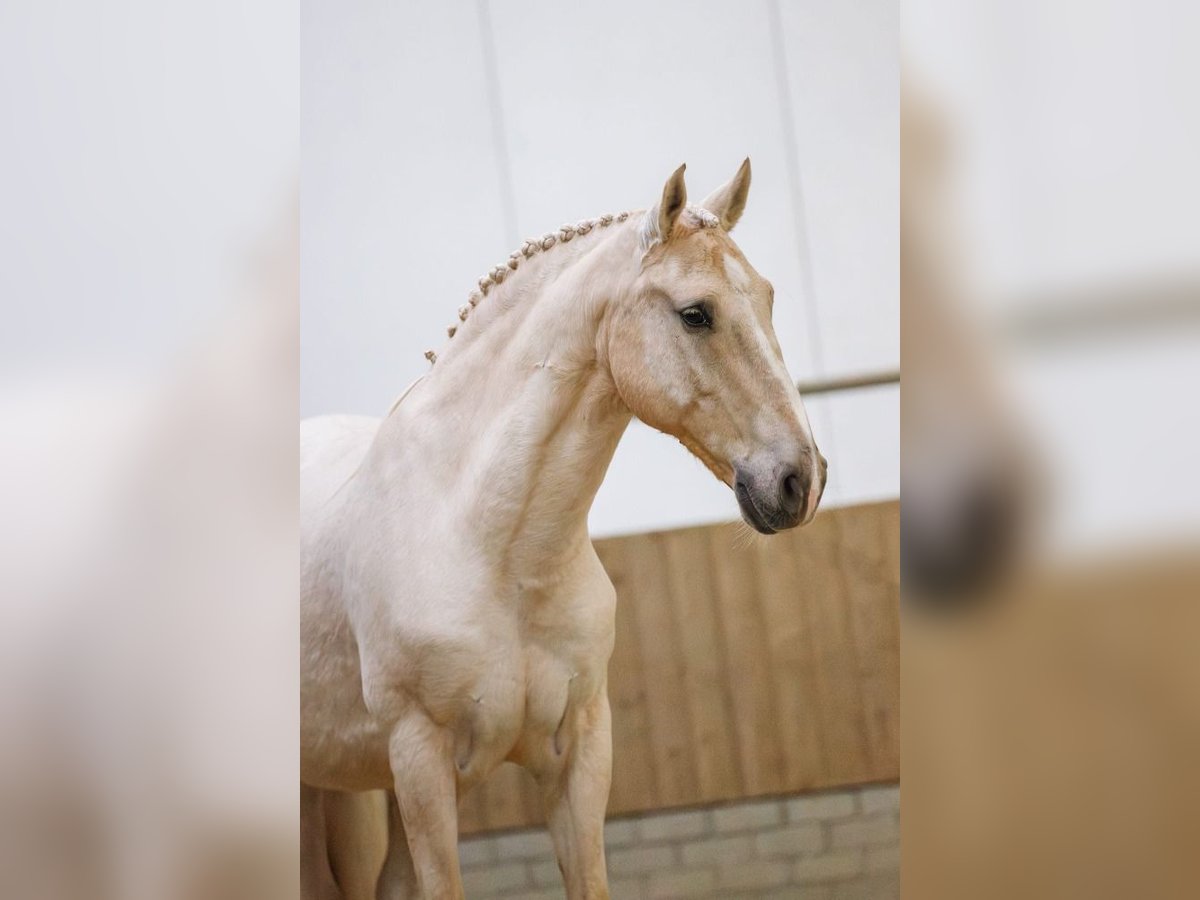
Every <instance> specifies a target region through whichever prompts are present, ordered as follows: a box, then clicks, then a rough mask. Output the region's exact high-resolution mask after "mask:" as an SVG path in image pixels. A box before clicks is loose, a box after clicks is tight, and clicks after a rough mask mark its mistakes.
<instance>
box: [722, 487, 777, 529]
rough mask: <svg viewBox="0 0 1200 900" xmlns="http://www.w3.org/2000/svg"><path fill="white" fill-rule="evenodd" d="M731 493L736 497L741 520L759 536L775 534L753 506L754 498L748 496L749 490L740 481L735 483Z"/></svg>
mask: <svg viewBox="0 0 1200 900" xmlns="http://www.w3.org/2000/svg"><path fill="white" fill-rule="evenodd" d="M733 493H734V495H735V496H736V497H737V501H738V507H739V508H740V509H741V511H742V518H744V519H745V520H746V521H747V522H749V523H750V525H751V527H752V528H753V529H754V530H755V531H757V532H758V533H759V534H775V532H776V529H774V528H772V527H771V526H770V525H769V524H767V520H766V518H764V517H763V514H762V513H760V512H759V511H758V507H757V506H755V505H754V498H753V497H752V496H750V489H749V488H748V487H746V485H744V484H743V483H742V482H740V481H738V482H735V483H734V486H733Z"/></svg>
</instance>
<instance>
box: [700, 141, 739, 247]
mask: <svg viewBox="0 0 1200 900" xmlns="http://www.w3.org/2000/svg"><path fill="white" fill-rule="evenodd" d="M749 194H750V157H746V161H745V162H743V163H742V165H741V168H739V169H738V170H737V174H736V175H734V176H733V177H732V178H731V179H729V181H727V182H726V183H725V184H723V185H721V186H720V187H719V188H717V189H716V190H715V191H713V192H712V193H711V194H709V195H708V196H707V197H705V198H704V202H703V203H701V204H700V205H701V206H702V207H704V208H705V209H707V210H708V211H709V212H710V213H712V214H713V215H714V216H716V217H717V218H718V219H720V221H721V227H722V228H724V229H725V230H726V231H733V226H734V225H736V224H737V223H738V219H740V218H741V217H742V213H743V212H744V211H745V209H746V197H747V196H748V195H749Z"/></svg>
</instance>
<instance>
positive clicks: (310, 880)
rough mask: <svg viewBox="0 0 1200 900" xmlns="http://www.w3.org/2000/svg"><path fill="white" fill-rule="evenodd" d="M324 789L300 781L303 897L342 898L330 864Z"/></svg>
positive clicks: (304, 899) (315, 899)
mask: <svg viewBox="0 0 1200 900" xmlns="http://www.w3.org/2000/svg"><path fill="white" fill-rule="evenodd" d="M328 843H329V838H328V832H327V829H326V821H325V791H321V790H318V789H317V788H314V787H309V786H308V785H306V784H301V785H300V897H301V898H302V900H341V897H342V895H341V891H339V890H338V886H337V882H336V881H334V880H333V870H332V869H331V868H330V867H329V852H328Z"/></svg>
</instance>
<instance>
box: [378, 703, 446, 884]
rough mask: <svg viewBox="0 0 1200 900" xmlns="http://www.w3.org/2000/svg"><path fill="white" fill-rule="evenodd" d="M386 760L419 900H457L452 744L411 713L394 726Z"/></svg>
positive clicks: (436, 728)
mask: <svg viewBox="0 0 1200 900" xmlns="http://www.w3.org/2000/svg"><path fill="white" fill-rule="evenodd" d="M389 754H390V758H391V765H392V776H393V778H394V779H395V782H396V800H397V801H398V803H399V806H400V818H401V820H402V821H403V823H404V833H405V835H406V837H407V838H408V850H409V853H410V854H411V855H412V862H413V868H414V869H415V871H416V876H417V885H418V888H419V894H420V896H421V897H422V898H423V900H443V898H449V900H461V898H462V896H463V889H462V877H461V875H460V873H459V870H458V783H457V780H456V776H455V767H454V738H453V736H452V735H451V734H449V733H448V732H447V731H446V730H445V729H443V728H441V727H439V726H437V725H436V724H434V723H433V722H432V721H430V720H429V719H428V718H427V717H426V716H424V715H423V714H420V713H414V714H410V715H409V716H407V717H405V718H403V719H401V720H400V722H399V723H398V724H397V725H396V728H395V730H394V731H393V732H392V737H391V743H390V745H389Z"/></svg>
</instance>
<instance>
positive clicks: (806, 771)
mask: <svg viewBox="0 0 1200 900" xmlns="http://www.w3.org/2000/svg"><path fill="white" fill-rule="evenodd" d="M753 550H754V553H755V561H756V565H757V567H758V571H759V578H758V584H759V587H760V590H761V593H762V601H763V615H764V616H765V618H766V623H767V639H768V642H769V645H770V654H771V664H772V675H771V677H772V680H773V681H774V683H775V697H776V703H777V707H776V709H777V713H778V715H777V718H776V723H777V728H778V730H779V736H780V740H781V743H782V746H783V747H784V748H785V752H784V760H783V765H784V780H785V783H786V785H787V787H788V788H789V789H792V790H805V789H810V788H814V787H816V786H817V785H819V784H821V783H822V779H823V773H824V771H825V760H824V746H823V742H822V736H821V722H820V720H819V719H818V718H817V717H816V716H814V715H813V713H812V711H813V709H814V708H815V707H816V704H817V694H816V682H815V678H816V676H815V672H814V668H815V657H814V653H813V636H814V630H815V622H814V621H813V619H812V616H811V611H810V610H809V609H808V608H807V607H806V605H805V604H804V602H803V597H802V595H801V585H802V583H803V579H804V577H805V573H804V570H803V569H802V568H801V566H800V564H799V563H800V560H799V559H798V558H797V556H796V552H795V547H794V546H793V542H792V541H791V540H789V539H786V538H785V539H782V540H774V539H772V540H756V541H755V542H754V544H753ZM718 562H719V561H718Z"/></svg>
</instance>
